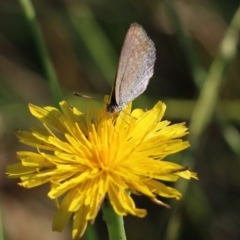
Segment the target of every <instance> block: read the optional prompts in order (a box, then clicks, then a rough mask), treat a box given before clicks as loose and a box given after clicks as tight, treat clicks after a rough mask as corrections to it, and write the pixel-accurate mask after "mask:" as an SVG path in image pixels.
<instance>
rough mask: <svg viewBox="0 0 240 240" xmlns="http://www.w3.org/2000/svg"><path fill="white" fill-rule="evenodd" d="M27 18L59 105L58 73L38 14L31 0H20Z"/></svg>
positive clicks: (55, 99)
mask: <svg viewBox="0 0 240 240" xmlns="http://www.w3.org/2000/svg"><path fill="white" fill-rule="evenodd" d="M19 2H20V4H21V6H22V8H23V11H24V14H25V16H26V19H27V21H28V23H29V25H30V28H31V31H32V34H33V37H34V40H35V43H36V46H37V49H38V52H39V55H40V59H41V61H42V65H43V68H44V71H45V74H46V78H47V80H48V83H49V86H50V90H51V94H52V96H53V99H54V104H55V105H56V106H58V102H59V101H61V100H62V95H61V91H60V88H59V85H58V80H57V75H56V73H55V70H54V67H53V64H52V62H51V59H50V57H49V54H48V51H47V47H46V44H45V42H44V38H43V36H42V32H41V28H40V26H39V24H38V22H37V19H36V14H35V11H34V8H33V5H32V3H31V1H30V0H19Z"/></svg>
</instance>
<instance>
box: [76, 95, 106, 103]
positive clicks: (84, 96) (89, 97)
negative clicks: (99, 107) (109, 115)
mask: <svg viewBox="0 0 240 240" xmlns="http://www.w3.org/2000/svg"><path fill="white" fill-rule="evenodd" d="M73 95H75V96H77V97H83V98H88V99H92V100H95V101H98V102H100V103H105V104H107V103H106V102H104V101H102V100H99V99H97V98H94V97H91V96H87V95H84V94H80V93H77V92H73Z"/></svg>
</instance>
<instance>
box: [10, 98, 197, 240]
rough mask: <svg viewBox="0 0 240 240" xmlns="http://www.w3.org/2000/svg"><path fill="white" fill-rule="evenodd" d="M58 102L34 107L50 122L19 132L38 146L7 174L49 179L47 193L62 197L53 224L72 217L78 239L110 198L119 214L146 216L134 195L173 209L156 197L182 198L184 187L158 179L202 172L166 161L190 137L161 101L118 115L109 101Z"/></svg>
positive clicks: (29, 183)
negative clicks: (92, 106) (93, 105)
mask: <svg viewBox="0 0 240 240" xmlns="http://www.w3.org/2000/svg"><path fill="white" fill-rule="evenodd" d="M60 107H61V110H62V112H61V111H59V110H58V109H56V108H53V107H44V108H40V107H37V106H34V105H32V104H30V105H29V109H30V111H31V113H32V115H33V116H34V117H36V118H37V119H39V120H40V121H41V122H42V124H43V126H44V127H43V128H42V127H36V126H35V127H32V129H31V131H30V132H28V131H17V133H16V135H17V137H18V138H19V140H20V142H22V143H24V144H26V145H29V146H32V147H34V148H36V149H37V151H36V152H29V151H20V152H18V153H17V156H18V158H19V159H20V160H21V162H20V163H16V164H13V165H9V166H8V167H7V174H8V175H9V176H10V177H15V178H18V177H20V179H21V183H20V185H21V186H23V187H25V188H32V187H36V186H39V185H42V184H44V183H47V182H50V183H51V188H50V191H49V193H48V196H49V198H51V199H54V200H58V199H59V198H60V197H61V202H60V203H59V205H58V210H57V213H56V215H55V218H54V220H53V230H57V231H62V230H63V228H64V227H65V225H66V224H67V222H68V220H69V219H70V218H71V217H72V215H73V230H72V237H73V238H74V239H76V238H78V237H80V236H82V235H83V233H84V231H85V229H86V227H87V223H88V221H93V220H94V219H95V218H96V215H97V214H98V211H99V209H100V208H101V204H102V202H103V200H104V199H105V197H107V198H108V199H109V201H110V203H111V205H112V207H113V209H114V211H115V212H116V213H117V214H118V215H121V216H125V215H127V214H132V215H135V216H138V217H144V216H145V215H146V213H147V211H146V210H145V209H139V208H137V207H136V206H135V203H134V201H133V199H132V197H131V195H130V194H129V193H132V194H138V195H139V194H142V195H145V196H147V197H148V198H150V199H151V200H152V201H154V202H156V203H157V204H160V205H163V206H166V207H167V206H168V205H166V204H164V203H163V202H161V201H160V200H159V199H157V196H161V197H166V198H176V199H179V198H180V197H181V193H180V192H178V191H177V190H176V189H174V188H171V187H168V186H166V185H165V184H164V183H162V182H161V181H160V180H163V181H171V182H175V181H177V180H178V179H179V178H180V177H182V178H185V179H190V178H197V177H196V174H195V173H192V172H190V171H188V170H187V168H184V167H182V166H180V165H178V164H176V163H172V162H168V161H166V160H163V158H165V157H166V156H168V155H170V154H173V153H176V152H179V151H181V150H183V149H185V148H187V147H188V146H189V143H188V142H187V141H182V140H181V139H180V138H181V137H183V136H185V135H186V134H187V128H186V127H185V125H184V124H182V123H181V124H174V125H170V122H169V121H162V117H163V115H164V112H165V109H166V106H165V104H163V103H162V102H158V103H157V104H156V105H155V106H154V107H153V108H152V109H151V110H149V111H143V110H140V109H135V110H133V111H131V103H130V104H128V106H127V107H126V108H125V110H124V111H122V112H121V113H120V115H119V116H117V115H113V114H107V113H106V110H105V107H104V108H101V109H99V110H98V111H96V112H94V111H93V112H91V111H88V113H87V115H85V114H83V113H81V112H80V111H79V110H78V109H76V108H74V107H71V106H69V105H68V104H67V103H66V102H64V101H63V102H61V103H60Z"/></svg>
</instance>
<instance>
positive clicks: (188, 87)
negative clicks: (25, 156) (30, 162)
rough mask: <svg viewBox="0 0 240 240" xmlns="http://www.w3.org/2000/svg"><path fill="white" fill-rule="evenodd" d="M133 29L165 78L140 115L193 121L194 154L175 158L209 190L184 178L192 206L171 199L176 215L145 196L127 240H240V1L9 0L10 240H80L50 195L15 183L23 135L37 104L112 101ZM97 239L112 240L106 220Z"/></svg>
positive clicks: (4, 148)
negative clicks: (57, 221)
mask: <svg viewBox="0 0 240 240" xmlns="http://www.w3.org/2000/svg"><path fill="white" fill-rule="evenodd" d="M31 3H32V4H33V5H31ZM29 4H30V5H29ZM31 7H32V8H31ZM133 22H137V23H139V24H141V25H142V26H143V27H144V29H145V30H146V31H147V33H148V35H149V36H150V37H151V39H152V40H153V41H154V43H155V46H156V49H157V61H156V64H155V73H154V76H153V78H152V79H151V80H150V84H149V86H148V89H147V90H146V92H145V93H144V94H143V95H141V96H140V97H139V98H138V99H137V100H136V101H134V107H141V108H148V109H150V108H151V107H152V106H153V105H154V104H155V103H156V101H157V100H162V101H164V102H165V103H166V104H167V112H166V115H165V119H168V120H171V121H172V122H173V123H175V122H183V121H184V122H187V126H189V128H190V135H189V137H188V138H186V140H187V139H188V140H189V141H190V144H191V148H189V149H188V150H185V151H184V152H183V153H181V154H176V155H173V156H169V157H168V158H167V159H168V160H172V161H174V162H178V163H181V164H183V165H184V166H189V167H190V169H191V170H193V171H196V172H197V173H198V176H199V179H200V181H195V180H192V181H190V182H188V181H186V180H180V181H179V183H178V184H177V185H176V188H177V189H179V190H180V191H182V192H183V198H182V199H181V200H180V201H176V200H173V201H169V200H166V199H161V200H163V201H164V202H167V203H168V204H171V206H172V209H171V210H168V209H164V208H161V207H159V206H156V205H155V204H154V203H152V202H150V201H149V200H148V199H147V198H145V197H137V198H135V200H136V204H137V206H138V207H143V208H147V209H148V215H147V217H145V218H144V219H138V218H136V217H132V216H128V217H126V218H125V226H126V234H127V237H128V240H135V239H137V240H143V239H144V240H146V239H149V240H163V239H164V240H182V239H184V240H185V239H195V240H226V239H227V240H238V239H240V166H239V159H240V134H239V128H240V99H239V98H240V54H239V30H240V9H239V0H231V1H229V0H218V1H217V0H191V1H189V0H182V1H179V0H175V1H159V0H150V1H147V0H145V1H144V0H141V1H137V0H130V1H126V0H122V1H110V0H103V1H97V0H89V1H80V0H78V1H77V0H75V1H74V0H65V1H64V0H41V1H37V0H35V1H32V2H30V1H26V0H19V1H16V0H15V1H14V0H9V1H6V0H0V141H1V144H0V164H1V166H0V187H1V188H0V205H1V215H2V230H1V229H0V231H3V234H4V238H3V237H2V238H0V239H5V240H32V239H35V240H50V239H51V240H54V239H58V240H61V239H71V233H70V231H71V225H69V227H68V228H66V229H65V230H64V232H63V233H61V234H60V233H54V232H52V231H51V221H52V218H53V215H54V212H55V206H54V204H53V203H52V201H51V200H49V199H48V198H47V192H48V188H49V186H43V187H38V188H35V189H31V190H27V189H23V188H21V187H19V186H18V185H17V181H16V180H12V179H7V178H6V176H5V173H4V168H5V166H6V165H7V164H10V163H15V162H17V161H18V160H17V159H16V151H19V150H25V149H29V148H27V147H26V146H24V145H22V144H19V143H18V140H17V138H16V137H15V136H14V134H13V132H14V130H15V129H22V130H29V129H30V127H31V125H32V124H33V123H36V121H35V120H34V119H33V117H31V115H30V113H29V111H28V107H27V104H28V103H33V104H36V105H39V106H46V105H55V106H57V102H58V101H60V100H62V99H64V100H67V101H68V102H69V103H71V104H73V105H74V106H77V107H79V108H80V109H81V110H82V111H85V110H86V108H87V107H88V106H90V105H94V106H95V107H96V108H97V106H98V105H99V103H98V102H92V101H89V100H88V99H84V98H78V97H76V96H73V95H72V92H73V91H76V92H79V93H82V94H86V95H89V96H94V97H96V98H98V99H102V98H103V96H104V95H105V94H109V93H110V91H111V88H112V85H113V82H114V77H115V72H116V70H117V64H118V57H119V54H120V50H121V47H122V44H123V40H124V37H125V34H126V32H127V30H128V28H129V26H130V24H131V23H133ZM94 231H96V232H95V234H96V236H92V237H91V238H89V237H87V236H85V238H84V239H98V240H105V239H106V240H107V239H108V237H107V230H106V226H105V223H104V221H103V220H102V215H101V213H100V214H99V215H98V218H97V219H96V223H95V224H94ZM87 234H88V233H87ZM87 234H86V235H87ZM89 234H93V233H91V232H90V231H89ZM93 235H94V234H93Z"/></svg>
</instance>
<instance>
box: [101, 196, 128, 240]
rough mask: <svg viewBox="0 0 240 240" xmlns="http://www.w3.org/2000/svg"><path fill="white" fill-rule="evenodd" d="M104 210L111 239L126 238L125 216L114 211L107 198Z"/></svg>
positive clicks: (119, 239) (121, 239)
mask: <svg viewBox="0 0 240 240" xmlns="http://www.w3.org/2000/svg"><path fill="white" fill-rule="evenodd" d="M102 211H103V215H104V220H105V222H106V224H107V229H108V235H109V239H110V240H126V234H125V230H124V222H123V217H122V216H119V215H117V214H116V213H115V212H114V210H113V208H112V206H111V204H110V202H109V201H108V199H106V200H105V202H104V204H103V206H102Z"/></svg>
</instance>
